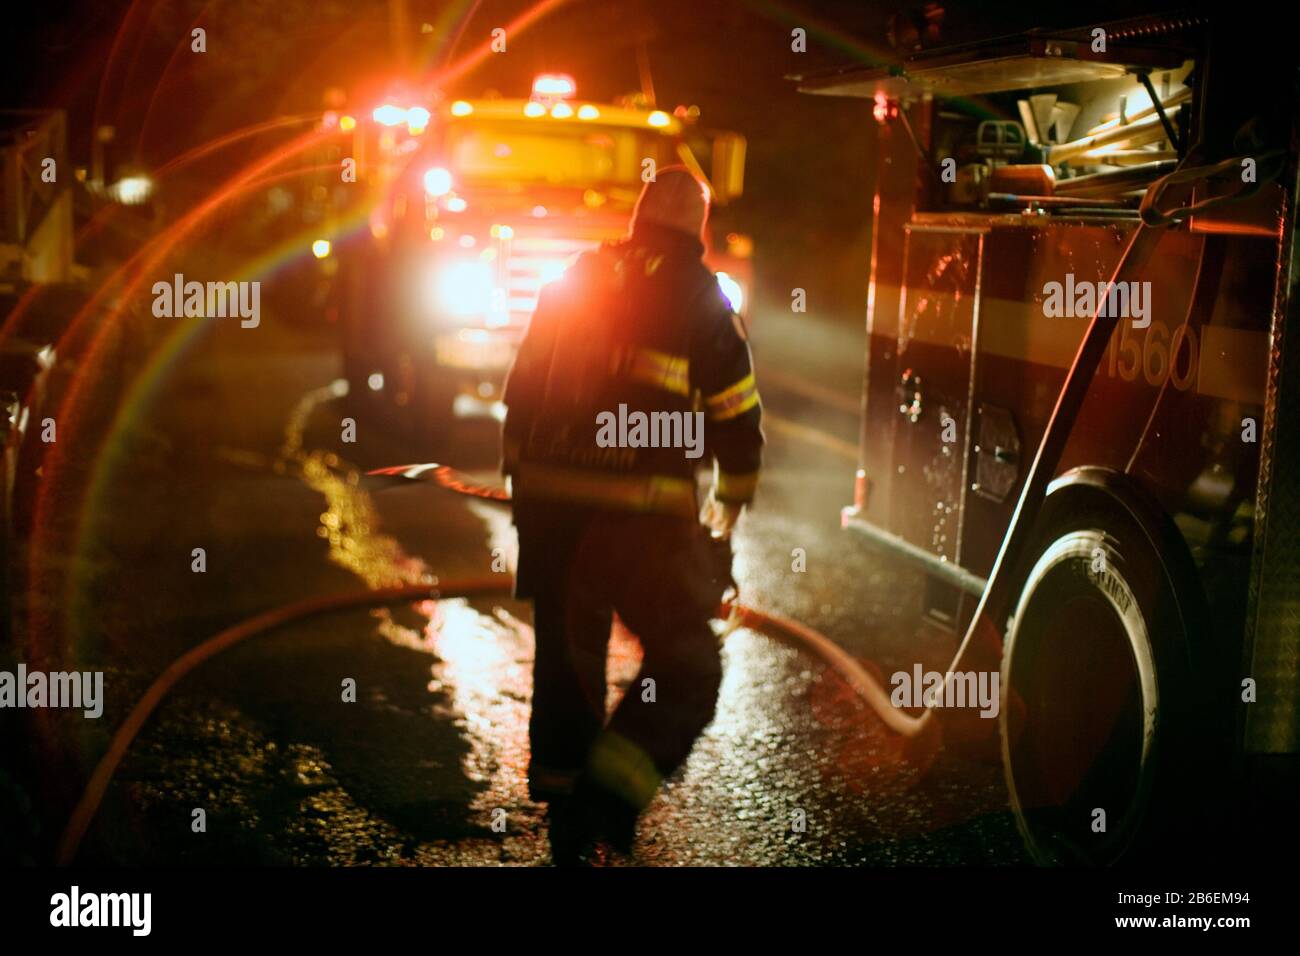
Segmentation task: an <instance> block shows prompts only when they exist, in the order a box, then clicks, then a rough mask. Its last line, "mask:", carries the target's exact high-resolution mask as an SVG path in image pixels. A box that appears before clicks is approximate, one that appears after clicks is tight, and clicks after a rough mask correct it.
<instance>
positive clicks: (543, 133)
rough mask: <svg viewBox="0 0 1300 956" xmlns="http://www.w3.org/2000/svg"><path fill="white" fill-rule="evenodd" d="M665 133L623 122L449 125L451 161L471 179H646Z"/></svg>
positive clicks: (587, 182) (572, 182)
mask: <svg viewBox="0 0 1300 956" xmlns="http://www.w3.org/2000/svg"><path fill="white" fill-rule="evenodd" d="M668 146H669V144H668V143H667V142H666V141H665V140H664V137H662V136H659V135H656V134H652V133H643V132H641V131H638V130H632V129H621V128H618V127H592V128H584V127H578V126H572V125H567V124H566V125H564V126H562V127H561V126H554V127H552V128H550V129H545V128H541V127H540V124H534V123H532V122H526V123H490V124H488V123H484V124H467V123H457V124H453V125H451V126H450V127H448V129H447V134H446V151H447V159H448V161H449V163H450V165H451V167H452V168H453V169H455V170H457V171H458V173H459V174H460V175H461V176H463V177H466V178H469V179H476V180H487V181H492V182H498V181H517V182H532V183H547V184H550V185H557V186H592V185H608V184H627V185H635V186H637V187H639V186H640V184H641V163H642V161H643V160H644V159H646V158H647V157H649V158H653V159H654V160H655V161H656V162H662V161H664V157H665V154H666V153H667V151H668Z"/></svg>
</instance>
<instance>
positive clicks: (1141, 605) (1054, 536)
mask: <svg viewBox="0 0 1300 956" xmlns="http://www.w3.org/2000/svg"><path fill="white" fill-rule="evenodd" d="M1062 498H1064V499H1065V501H1067V502H1068V513H1067V507H1062V506H1061V505H1062V502H1061V501H1058V502H1056V506H1055V507H1048V508H1046V509H1045V510H1044V515H1043V517H1044V519H1045V520H1044V522H1043V531H1042V532H1041V533H1040V534H1038V535H1036V541H1037V546H1036V547H1034V548H1033V549H1032V550H1031V551H1030V555H1031V557H1030V558H1029V560H1027V561H1026V562H1025V564H1026V565H1027V566H1028V570H1027V571H1026V572H1025V574H1024V576H1023V587H1022V589H1021V592H1020V599H1019V601H1018V602H1017V605H1016V608H1015V611H1014V614H1013V617H1012V620H1011V624H1010V627H1009V628H1008V631H1007V639H1006V642H1005V644H1004V647H1003V656H1002V673H1001V698H1002V699H1001V716H1000V721H999V723H1000V731H1001V738H1002V757H1003V767H1004V770H1005V775H1006V782H1007V788H1008V791H1009V793H1010V796H1011V806H1012V810H1013V812H1014V814H1015V817H1016V823H1017V826H1018V827H1019V829H1020V833H1021V836H1022V837H1023V838H1024V841H1025V845H1026V848H1027V849H1028V850H1029V852H1030V854H1031V855H1032V856H1033V858H1034V859H1035V861H1037V862H1038V863H1041V864H1086V865H1106V864H1111V863H1116V862H1118V861H1120V860H1133V859H1137V858H1141V857H1144V856H1147V855H1149V854H1150V853H1152V852H1153V851H1157V850H1158V851H1160V852H1164V851H1166V850H1167V849H1168V848H1169V847H1170V846H1171V845H1172V844H1171V842H1170V840H1171V837H1172V836H1173V835H1175V834H1177V833H1179V832H1180V831H1182V832H1183V834H1184V835H1186V828H1185V826H1184V825H1183V824H1184V823H1185V821H1187V820H1188V819H1189V813H1188V811H1190V810H1192V809H1193V804H1194V802H1195V799H1196V796H1197V790H1196V789H1195V787H1194V786H1193V784H1194V783H1195V781H1196V778H1197V774H1196V773H1195V772H1194V771H1193V768H1194V767H1199V764H1198V761H1196V760H1194V759H1193V755H1194V754H1195V748H1196V746H1197V741H1198V738H1200V737H1201V728H1202V726H1203V722H1202V721H1203V715H1201V714H1198V712H1197V704H1198V697H1199V696H1200V694H1199V691H1198V687H1197V683H1196V681H1197V668H1196V664H1195V660H1196V658H1197V657H1198V654H1197V652H1196V648H1197V647H1198V646H1199V643H1200V638H1199V634H1198V632H1197V628H1198V626H1199V624H1200V621H1203V620H1204V618H1203V617H1200V618H1199V619H1198V616H1197V611H1196V609H1197V607H1198V606H1199V605H1198V600H1197V594H1198V592H1195V591H1194V587H1189V586H1188V581H1187V577H1186V572H1187V570H1188V569H1189V568H1190V557H1188V559H1187V561H1186V562H1183V561H1181V560H1180V559H1181V557H1182V552H1178V551H1177V550H1176V549H1175V546H1174V544H1173V542H1172V539H1168V538H1162V536H1161V534H1160V533H1159V532H1157V533H1155V534H1153V533H1152V526H1151V523H1150V522H1146V523H1144V522H1140V521H1139V520H1137V518H1136V517H1135V516H1134V514H1133V512H1132V510H1130V509H1129V508H1126V507H1125V506H1124V505H1122V504H1120V503H1119V502H1118V501H1117V500H1114V499H1111V498H1108V497H1107V496H1106V495H1105V494H1104V493H1102V492H1098V491H1096V490H1089V491H1084V492H1082V493H1076V494H1074V495H1071V496H1062ZM1049 500H1050V499H1049ZM1168 527H1169V528H1172V524H1169V525H1168ZM1174 533H1175V534H1176V532H1174ZM1178 545H1180V546H1181V539H1179V541H1178ZM1201 763H1203V761H1201ZM1201 773H1204V770H1203V769H1202V770H1201ZM1098 811H1102V812H1103V813H1104V818H1103V817H1099V816H1098ZM1102 825H1104V830H1103V829H1101V826H1102Z"/></svg>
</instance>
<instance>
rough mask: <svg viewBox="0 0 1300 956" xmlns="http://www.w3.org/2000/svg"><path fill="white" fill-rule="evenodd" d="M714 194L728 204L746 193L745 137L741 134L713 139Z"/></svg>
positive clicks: (710, 175)
mask: <svg viewBox="0 0 1300 956" xmlns="http://www.w3.org/2000/svg"><path fill="white" fill-rule="evenodd" d="M712 154H713V155H712V159H713V163H712V165H713V168H712V169H711V170H710V171H709V178H710V179H711V180H712V181H713V194H714V197H715V198H716V200H717V202H718V203H720V204H726V203H728V202H730V201H731V200H733V199H737V198H739V197H740V196H741V195H742V194H743V193H744V192H745V137H743V136H741V135H740V134H739V133H718V134H716V135H715V136H714V137H713V149H712Z"/></svg>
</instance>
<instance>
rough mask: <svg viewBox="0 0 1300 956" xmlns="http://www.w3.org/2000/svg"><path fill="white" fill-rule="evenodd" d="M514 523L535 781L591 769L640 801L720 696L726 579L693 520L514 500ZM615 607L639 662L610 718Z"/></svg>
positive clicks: (559, 782)
mask: <svg viewBox="0 0 1300 956" xmlns="http://www.w3.org/2000/svg"><path fill="white" fill-rule="evenodd" d="M515 522H516V525H517V526H518V529H519V554H520V557H519V583H520V586H521V588H520V590H521V596H532V598H533V601H534V609H535V614H534V628H535V631H536V659H535V663H534V667H533V708H532V716H531V720H530V723H529V738H530V742H531V746H532V765H531V767H530V780H531V781H532V783H533V785H534V788H535V789H556V790H561V789H563V781H565V780H566V779H568V780H573V779H576V777H577V775H578V773H579V772H580V771H582V770H583V769H584V768H585V770H586V772H587V774H588V776H589V777H590V778H591V779H592V780H593V782H595V783H596V784H598V785H600V786H602V787H603V788H605V789H607V790H609V791H611V792H613V793H614V794H616V795H617V796H619V797H621V798H622V799H624V800H625V801H627V802H628V803H630V804H632V805H634V806H636V807H637V808H638V809H639V808H640V807H643V806H644V805H645V804H646V803H647V802H649V799H650V797H651V796H652V795H653V793H654V791H655V790H656V789H657V788H658V785H659V783H660V781H661V780H662V779H663V778H664V777H666V776H667V775H668V774H670V773H672V772H673V771H674V770H675V769H676V768H677V767H678V766H679V765H680V764H681V763H682V761H684V760H685V759H686V756H687V754H689V753H690V750H691V747H692V745H693V744H694V742H695V739H696V737H698V736H699V734H700V732H701V731H702V730H703V729H704V727H705V725H707V724H708V722H709V721H710V720H711V719H712V718H713V712H714V707H715V705H716V703H717V694H718V685H719V683H720V682H721V677H722V666H721V659H720V655H719V643H718V638H717V637H716V636H715V635H714V633H713V631H712V629H711V628H710V627H709V619H710V618H711V617H712V616H713V614H714V613H715V611H716V609H717V606H718V601H719V599H720V598H721V596H722V590H723V585H722V584H721V583H720V581H719V580H718V574H717V569H716V567H714V566H713V563H712V558H711V557H710V554H709V550H708V547H707V540H706V532H705V531H704V529H702V528H701V527H700V525H699V524H698V523H697V522H696V521H695V520H693V519H688V518H677V517H668V516H662V515H643V514H631V513H629V514H620V513H614V512H592V511H586V512H584V511H579V510H570V509H563V508H540V509H533V508H529V507H528V506H527V505H523V506H520V505H519V504H518V503H517V504H516V509H515ZM615 613H617V614H618V616H619V618H620V619H621V620H622V622H623V624H624V625H625V626H626V627H627V628H628V630H630V631H631V632H632V633H633V634H635V635H636V636H637V638H638V639H639V640H640V643H641V646H642V650H643V661H642V666H641V670H640V673H638V674H637V676H636V679H635V680H634V681H633V682H632V684H631V685H630V686H629V687H628V689H627V692H626V693H625V695H624V697H623V699H622V701H621V702H620V703H619V706H618V708H617V709H616V710H615V711H614V713H613V715H612V716H611V717H610V718H609V720H608V723H606V720H605V693H606V689H605V688H606V685H605V661H606V649H607V644H608V640H609V634H610V627H611V624H612V621H613V615H614V614H615ZM548 782H551V783H553V784H555V786H553V787H548V786H547V784H548ZM539 785H540V786H539Z"/></svg>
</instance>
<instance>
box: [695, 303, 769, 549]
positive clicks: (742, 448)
mask: <svg viewBox="0 0 1300 956" xmlns="http://www.w3.org/2000/svg"><path fill="white" fill-rule="evenodd" d="M710 286H711V288H710V289H709V291H708V292H706V294H705V295H704V297H703V300H704V302H703V308H704V314H703V315H702V316H701V318H703V319H704V321H703V322H701V323H699V325H698V326H697V328H698V329H699V330H700V333H701V334H700V335H699V336H698V337H697V339H696V342H695V343H694V347H693V348H692V353H693V354H692V356H691V364H690V369H691V379H692V381H691V384H692V386H693V387H694V388H697V389H699V391H700V395H701V397H702V399H703V403H704V408H703V411H704V416H705V423H706V424H705V435H706V444H707V446H708V448H709V449H710V451H711V452H712V455H713V460H714V482H713V492H712V498H713V499H714V500H715V501H716V502H718V503H720V504H721V505H723V506H730V508H732V509H734V511H735V514H738V512H739V508H740V507H741V506H744V505H747V504H749V503H750V502H752V501H753V500H754V492H755V490H756V489H757V487H758V472H759V469H760V467H761V466H762V461H763V430H762V427H761V426H762V418H763V409H762V405H761V404H760V402H759V397H758V385H757V383H756V382H755V381H754V366H753V362H752V360H751V357H750V352H749V342H748V337H747V336H746V334H745V329H744V324H743V323H742V322H741V320H740V317H739V316H737V315H734V314H733V313H732V311H731V309H730V307H729V305H728V304H727V301H726V299H725V298H723V296H722V292H721V290H720V289H718V287H717V284H716V283H710ZM724 510H727V509H724ZM735 514H732V515H728V516H727V517H728V518H729V519H730V522H731V523H733V524H734V520H735Z"/></svg>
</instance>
